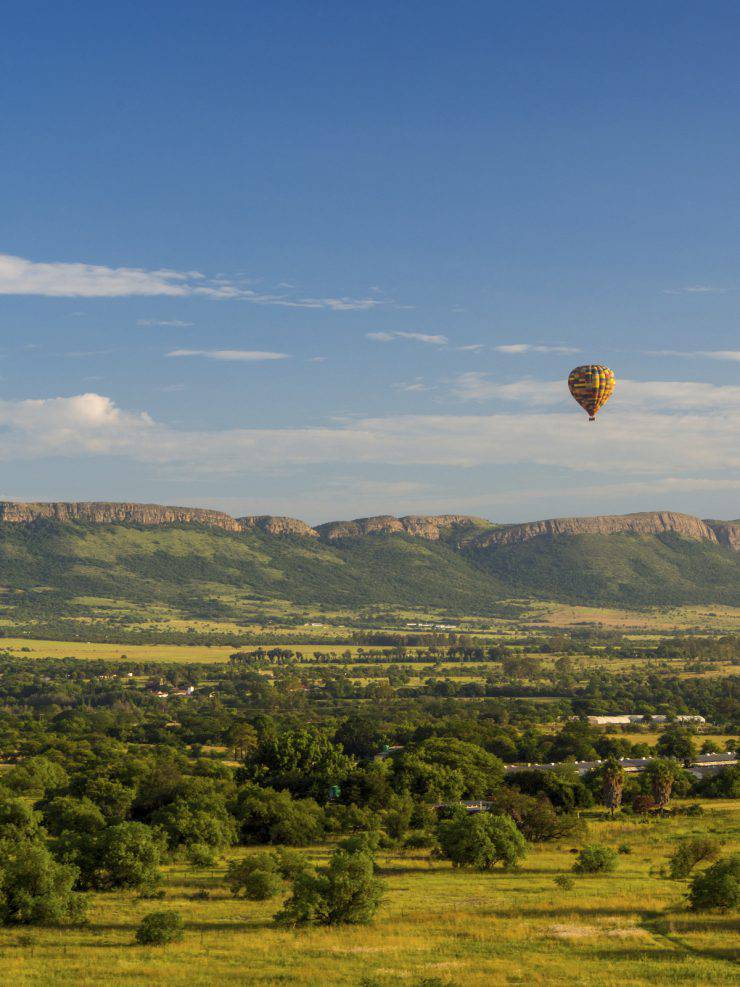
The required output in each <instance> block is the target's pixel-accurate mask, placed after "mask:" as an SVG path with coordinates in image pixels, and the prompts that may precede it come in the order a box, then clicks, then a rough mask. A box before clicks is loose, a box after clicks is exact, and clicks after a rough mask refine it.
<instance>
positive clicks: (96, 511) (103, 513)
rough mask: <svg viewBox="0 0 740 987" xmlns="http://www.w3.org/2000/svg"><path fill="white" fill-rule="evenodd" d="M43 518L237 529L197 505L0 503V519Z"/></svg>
mask: <svg viewBox="0 0 740 987" xmlns="http://www.w3.org/2000/svg"><path fill="white" fill-rule="evenodd" d="M43 518H47V519H50V520H53V521H85V522H87V523H89V524H116V523H118V524H121V523H123V524H126V523H127V524H144V525H161V524H202V525H205V526H207V527H209V528H223V529H224V530H225V531H241V525H240V524H239V522H238V521H237V520H236V519H235V518H233V517H230V516H229V515H228V514H223V513H222V512H221V511H208V510H204V509H202V508H198V507H162V506H161V505H159V504H109V503H102V502H101V503H97V502H94V501H91V502H81V501H77V502H70V503H59V502H57V503H50V504H18V503H12V502H10V501H5V502H4V503H0V521H4V522H6V523H15V524H30V523H31V522H32V521H38V520H40V519H43Z"/></svg>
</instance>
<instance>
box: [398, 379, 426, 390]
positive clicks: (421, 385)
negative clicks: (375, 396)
mask: <svg viewBox="0 0 740 987" xmlns="http://www.w3.org/2000/svg"><path fill="white" fill-rule="evenodd" d="M393 388H394V390H396V391H411V392H414V391H428V390H429V385H428V384H426V383H425V382H424V378H423V377H416V378H414V380H402V381H399V382H398V383H397V384H394V385H393Z"/></svg>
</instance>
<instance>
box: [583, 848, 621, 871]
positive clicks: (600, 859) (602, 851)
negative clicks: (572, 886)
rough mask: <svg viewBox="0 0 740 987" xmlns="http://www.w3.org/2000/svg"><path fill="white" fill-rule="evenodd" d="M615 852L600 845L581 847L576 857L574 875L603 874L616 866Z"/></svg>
mask: <svg viewBox="0 0 740 987" xmlns="http://www.w3.org/2000/svg"><path fill="white" fill-rule="evenodd" d="M617 859H618V858H617V851H616V850H613V849H612V848H611V847H608V846H602V844H600V843H590V844H588V845H587V846H585V847H583V849H582V850H581V852H580V853H579V854H578V856H577V857H576V861H575V863H574V864H573V870H574V872H575V873H576V874H603V873H608V872H610V871H613V870H614V868H615V867H616V866H617Z"/></svg>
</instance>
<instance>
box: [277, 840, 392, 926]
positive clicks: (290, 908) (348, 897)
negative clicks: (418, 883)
mask: <svg viewBox="0 0 740 987" xmlns="http://www.w3.org/2000/svg"><path fill="white" fill-rule="evenodd" d="M383 887H384V886H383V882H382V881H379V880H378V878H376V877H375V873H374V865H373V860H372V857H370V856H369V855H368V854H367V853H362V852H360V853H350V852H349V851H347V850H341V849H339V850H335V851H334V853H333V854H332V855H331V858H330V859H329V864H328V866H327V867H324V868H322V869H321V870H319V871H318V872H317V873H315V874H312V873H310V872H309V871H303V872H302V873H300V874H298V875H297V877H296V878H295V880H294V882H293V893H292V894H291V896H290V897H289V898H288V900H287V901H286V903H285V906H284V908H283V909H282V911H280V912H278V914H277V915H276V916H275V921H276V922H277V923H279V924H282V925H290V926H295V925H310V924H315V925H358V924H364V923H366V922H369V921H370V920H371V919H372V917H373V915H374V914H375V912H376V911H377V909H378V906H379V905H380V902H381V900H382V896H383Z"/></svg>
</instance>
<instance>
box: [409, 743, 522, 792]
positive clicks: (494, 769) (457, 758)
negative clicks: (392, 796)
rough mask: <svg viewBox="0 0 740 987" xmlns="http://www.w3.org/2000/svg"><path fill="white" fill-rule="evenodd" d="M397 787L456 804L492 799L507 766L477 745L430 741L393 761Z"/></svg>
mask: <svg viewBox="0 0 740 987" xmlns="http://www.w3.org/2000/svg"><path fill="white" fill-rule="evenodd" d="M392 771H393V782H394V787H395V788H396V789H397V790H398V791H406V792H409V793H410V794H411V795H414V796H417V797H419V798H422V799H429V798H438V799H447V800H454V799H460V798H481V797H483V796H486V795H490V794H491V792H493V791H494V790H495V789H496V788H498V786H499V785H500V784H501V781H502V779H503V776H504V764H503V761H501V760H500V759H499V758H498V757H496V756H495V755H493V754H489V753H488V751H486V750H483V748H482V747H479V746H478V745H477V744H470V743H468V742H467V741H465V740H456V739H455V738H451V737H430V738H429V739H428V740H424V741H422V743H420V744H419V745H418V746H417V747H416V748H415V749H414V750H408V751H402V752H401V753H400V754H399V755H397V756H396V757H394V758H393V764H392Z"/></svg>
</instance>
